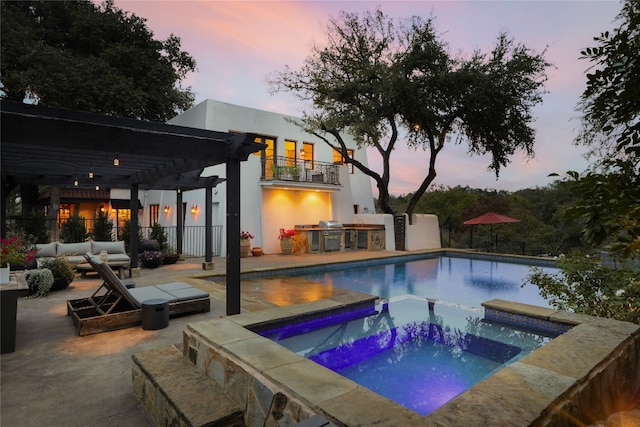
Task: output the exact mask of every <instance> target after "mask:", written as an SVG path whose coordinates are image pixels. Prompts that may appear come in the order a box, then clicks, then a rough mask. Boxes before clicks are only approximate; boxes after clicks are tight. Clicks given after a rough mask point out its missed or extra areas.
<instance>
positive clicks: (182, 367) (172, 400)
mask: <svg viewBox="0 0 640 427" xmlns="http://www.w3.org/2000/svg"><path fill="white" fill-rule="evenodd" d="M132 359H133V367H132V381H133V391H134V394H135V395H136V397H138V399H140V401H141V402H142V404H143V406H144V407H145V409H146V410H147V412H148V413H149V415H150V416H151V418H153V420H154V422H155V423H156V424H157V425H164V426H167V425H171V426H185V427H186V426H209V427H213V426H216V427H244V426H245V423H244V416H243V412H242V409H241V408H240V406H239V405H238V404H237V403H235V402H234V401H232V400H231V399H230V398H229V397H228V396H227V395H225V394H224V392H223V390H222V388H221V387H220V386H219V385H218V384H216V383H215V381H213V380H211V379H210V378H208V377H207V376H206V375H204V374H202V373H201V372H199V371H198V370H197V368H196V367H195V366H194V365H193V364H192V363H190V362H189V361H188V360H187V359H186V358H185V357H183V355H182V353H181V352H180V350H178V349H177V348H176V347H175V346H168V347H163V348H160V349H156V350H151V351H147V352H144V353H137V354H134V355H133V356H132Z"/></svg>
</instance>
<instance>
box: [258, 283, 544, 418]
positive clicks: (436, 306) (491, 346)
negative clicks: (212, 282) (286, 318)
mask: <svg viewBox="0 0 640 427" xmlns="http://www.w3.org/2000/svg"><path fill="white" fill-rule="evenodd" d="M482 317H483V311H482V310H481V309H469V308H461V307H460V306H459V305H457V304H447V303H443V302H437V303H434V302H433V300H430V299H427V298H422V297H416V296H403V297H398V298H393V299H391V301H389V302H384V303H382V304H379V305H377V306H376V307H375V310H372V308H368V309H361V310H357V311H353V312H346V313H342V314H340V315H334V316H330V317H324V318H319V319H314V320H311V321H307V322H303V323H298V324H288V325H283V326H281V327H278V328H276V329H271V330H267V331H263V332H260V334H261V335H263V336H265V337H267V338H269V339H271V340H273V341H275V342H277V343H278V344H280V345H282V346H283V347H285V348H287V349H289V350H291V351H294V352H295V353H297V354H298V355H300V356H303V357H306V358H308V359H310V360H313V361H314V362H316V363H318V364H320V365H322V366H324V367H326V368H329V369H331V370H333V371H335V372H337V373H339V374H340V375H342V376H344V377H346V378H349V379H351V380H352V381H354V382H356V383H358V384H360V385H362V386H364V387H367V388H368V389H370V390H372V391H374V392H376V393H378V394H380V395H381V396H384V397H387V398H389V399H391V400H393V401H395V402H396V403H399V404H401V405H402V406H405V407H407V408H409V409H411V410H413V411H415V412H417V413H419V414H421V415H427V414H429V413H431V412H432V411H434V410H435V409H437V408H439V407H440V406H442V405H443V404H445V403H446V402H448V401H449V400H451V399H453V398H454V397H456V396H457V395H459V394H460V393H462V392H464V391H465V390H467V389H469V388H470V387H472V386H473V385H475V384H476V383H478V382H480V381H482V380H483V379H484V378H487V377H488V376H490V375H491V374H493V373H494V372H496V371H497V370H499V369H501V368H503V367H504V366H507V365H509V364H511V363H513V362H515V361H516V360H519V359H520V358H522V357H523V356H525V355H527V354H529V353H530V352H532V351H534V350H535V349H536V348H539V347H540V346H542V345H544V344H546V343H547V342H549V341H550V339H551V337H552V336H555V335H557V334H552V333H551V332H549V333H546V334H544V335H540V334H535V333H532V332H529V331H525V330H520V329H514V328H512V327H507V326H505V325H503V324H499V323H492V322H488V321H485V320H483V319H482Z"/></svg>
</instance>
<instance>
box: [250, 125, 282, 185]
mask: <svg viewBox="0 0 640 427" xmlns="http://www.w3.org/2000/svg"><path fill="white" fill-rule="evenodd" d="M253 141H254V142H258V143H261V144H266V145H267V148H265V149H264V150H261V151H258V152H257V153H253V154H254V155H256V156H260V158H261V159H262V177H263V178H266V179H271V178H273V165H274V161H275V158H276V156H277V155H278V153H277V150H276V148H277V147H276V140H275V138H270V137H266V136H256V139H254V140H253Z"/></svg>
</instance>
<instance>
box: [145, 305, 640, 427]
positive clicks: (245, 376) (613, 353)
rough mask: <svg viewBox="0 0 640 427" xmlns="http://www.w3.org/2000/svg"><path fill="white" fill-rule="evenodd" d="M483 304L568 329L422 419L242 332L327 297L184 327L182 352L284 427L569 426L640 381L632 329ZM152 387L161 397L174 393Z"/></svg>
mask: <svg viewBox="0 0 640 427" xmlns="http://www.w3.org/2000/svg"><path fill="white" fill-rule="evenodd" d="M483 305H485V308H488V309H489V310H490V311H493V312H494V314H495V313H502V314H498V316H502V317H504V318H509V317H511V318H514V319H521V318H523V317H525V318H529V320H530V321H531V322H533V323H544V324H549V323H551V324H553V323H557V324H558V326H560V327H561V328H564V329H568V330H567V332H565V333H564V334H562V335H560V336H559V337H558V338H556V339H554V340H552V341H551V342H550V343H548V344H546V345H545V346H543V347H541V348H539V349H538V350H536V351H534V352H533V353H531V354H529V355H527V356H525V357H523V358H522V359H520V360H519V361H517V362H515V363H513V364H512V365H510V366H508V367H506V368H504V369H502V370H500V371H499V372H497V373H496V374H494V375H492V376H491V377H489V378H487V379H486V380H484V381H482V382H480V383H479V384H477V385H476V386H474V387H472V388H471V389H469V390H468V391H466V392H464V393H462V394H461V395H460V396H458V397H457V398H455V399H453V400H451V401H450V402H448V403H447V404H445V405H444V406H442V407H441V408H439V409H438V410H436V411H434V412H433V413H431V414H430V415H428V416H425V417H423V416H420V415H418V414H416V413H415V412H413V411H410V410H408V409H406V408H404V407H402V406H400V405H398V404H396V403H394V402H392V401H390V400H388V399H386V398H383V397H381V396H379V395H377V394H375V393H373V392H371V391H369V390H367V389H366V388H363V387H361V386H359V385H357V384H355V383H354V382H352V381H350V380H348V379H346V378H344V377H342V376H340V375H338V374H336V373H334V372H333V371H330V370H328V369H326V368H324V367H322V366H320V365H317V364H315V363H314V362H312V361H310V360H307V359H304V358H302V357H300V356H298V355H296V354H295V353H293V352H291V351H289V350H287V349H285V348H283V347H281V346H279V345H277V344H276V343H274V342H273V341H271V340H268V339H266V338H263V337H261V336H259V335H257V334H255V333H253V332H251V331H250V330H249V329H251V328H260V327H262V326H264V325H266V324H269V323H271V322H283V321H284V322H289V321H292V320H294V319H296V318H298V317H299V316H304V315H306V314H308V313H320V312H322V311H323V310H338V309H340V303H338V302H335V301H328V300H322V301H316V302H313V303H308V304H300V305H295V306H288V307H278V308H273V309H267V310H262V311H258V312H253V313H247V314H241V315H237V316H230V317H225V318H220V319H215V320H211V321H203V322H196V323H191V324H189V325H187V328H186V329H185V331H184V343H183V345H184V350H183V354H184V358H185V359H187V360H189V362H190V363H192V364H193V367H194V368H195V369H197V371H198V372H199V373H200V374H201V375H202V376H205V377H207V378H209V379H211V380H213V381H214V382H215V383H217V385H218V386H219V388H220V389H222V390H223V392H224V395H225V396H227V397H228V398H230V399H231V401H233V402H234V403H235V404H236V405H238V406H239V407H240V408H243V410H244V422H245V423H246V424H247V425H251V426H275V425H278V426H292V425H294V424H295V423H297V422H300V421H302V420H304V419H306V418H309V417H310V416H312V415H314V414H318V415H321V416H322V417H324V418H326V419H327V420H329V421H331V422H332V423H333V424H335V425H336V426H369V425H376V426H409V425H410V426H471V425H487V426H488V425H508V426H575V425H589V424H593V423H595V422H596V421H597V420H602V419H606V418H607V416H609V415H610V414H612V413H615V412H618V411H622V410H626V409H628V407H629V405H630V404H631V402H632V399H633V397H634V396H636V395H637V393H638V391H639V387H640V326H639V325H635V324H631V323H626V322H619V321H615V320H611V319H600V318H594V317H589V316H581V315H575V314H571V313H566V312H560V311H556V310H552V309H547V308H541V307H534V306H529V305H526V304H518V303H512V302H508V301H501V300H492V301H490V302H487V303H485V304H483ZM134 360H135V359H134ZM145 365H146V363H145ZM135 376H136V374H135V370H134V387H136V385H135ZM158 384H159V385H160V386H161V388H162V394H164V395H167V396H169V395H171V396H173V394H174V393H175V389H172V388H165V386H163V385H162V384H160V382H158ZM137 387H139V386H137ZM198 387H199V386H198ZM198 393H199V394H207V393H209V391H207V389H205V388H204V387H203V388H202V389H201V390H200V391H199V392H198ZM136 394H139V393H136ZM148 400H151V399H148ZM216 401H217V399H216ZM145 406H147V405H145ZM156 410H157V409H156Z"/></svg>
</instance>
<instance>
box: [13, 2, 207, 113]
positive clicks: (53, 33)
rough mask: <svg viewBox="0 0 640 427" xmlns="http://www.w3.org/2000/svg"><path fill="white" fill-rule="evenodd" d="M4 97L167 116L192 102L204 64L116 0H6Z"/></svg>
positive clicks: (41, 103) (176, 38) (102, 110)
mask: <svg viewBox="0 0 640 427" xmlns="http://www.w3.org/2000/svg"><path fill="white" fill-rule="evenodd" d="M1 7H2V9H1V11H2V17H1V19H2V22H1V31H2V46H1V55H2V58H1V59H2V61H1V68H0V70H1V73H0V76H1V77H0V80H1V84H2V92H3V93H2V97H3V98H5V99H8V100H12V101H17V102H23V101H24V100H28V101H29V102H35V103H38V104H40V105H46V106H50V107H62V108H70V109H74V110H83V111H92V112H96V113H103V114H110V115H117V116H123V117H133V118H139V119H145V120H154V121H160V122H164V121H166V120H168V119H170V118H172V117H174V116H175V115H176V114H178V113H180V112H182V111H184V110H185V109H187V108H189V107H191V106H192V105H193V101H194V95H193V93H192V92H191V89H190V88H186V89H182V88H181V87H180V82H181V81H182V80H183V79H184V78H185V77H186V75H187V73H189V72H191V71H194V70H195V67H196V63H195V61H194V60H193V58H191V56H189V54H188V53H186V52H183V51H181V50H180V38H178V37H176V36H175V35H173V34H172V35H170V36H169V38H168V39H167V40H165V41H158V40H155V39H153V33H152V32H151V31H150V30H149V29H147V27H146V25H145V19H143V18H139V17H137V16H136V15H133V14H131V15H129V14H128V13H126V12H123V11H122V10H120V9H118V8H116V7H115V6H114V4H113V0H108V1H105V2H104V3H102V5H101V6H96V5H94V4H93V3H91V2H90V1H86V0H76V1H55V2H53V1H51V2H49V1H24V2H22V1H21V2H17V1H2V6H1Z"/></svg>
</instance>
